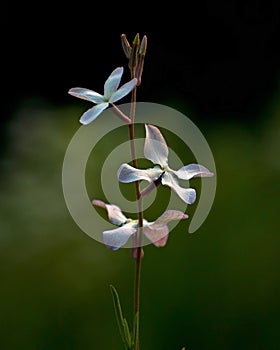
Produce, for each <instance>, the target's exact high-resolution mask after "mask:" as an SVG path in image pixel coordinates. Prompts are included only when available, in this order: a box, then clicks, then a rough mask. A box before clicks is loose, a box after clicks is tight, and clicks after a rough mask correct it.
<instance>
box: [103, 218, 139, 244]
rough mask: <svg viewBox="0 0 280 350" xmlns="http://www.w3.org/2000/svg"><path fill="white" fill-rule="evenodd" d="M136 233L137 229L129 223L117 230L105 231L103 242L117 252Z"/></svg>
mask: <svg viewBox="0 0 280 350" xmlns="http://www.w3.org/2000/svg"><path fill="white" fill-rule="evenodd" d="M135 232H136V228H135V227H134V226H133V225H132V224H131V223H128V224H125V225H123V226H121V227H118V228H116V229H113V230H108V231H104V232H103V242H104V244H105V245H106V246H107V247H108V248H110V249H112V250H117V249H119V248H121V247H122V246H124V245H125V244H126V242H127V241H128V240H129V237H130V236H132V235H133V234H134V233H135Z"/></svg>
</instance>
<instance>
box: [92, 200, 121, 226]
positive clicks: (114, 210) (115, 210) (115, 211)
mask: <svg viewBox="0 0 280 350" xmlns="http://www.w3.org/2000/svg"><path fill="white" fill-rule="evenodd" d="M92 204H93V205H97V206H99V207H101V208H104V209H106V210H107V213H108V218H109V220H110V221H111V223H112V224H115V225H118V226H119V225H121V224H123V223H125V222H126V221H127V218H126V217H125V216H124V214H123V213H122V211H121V209H120V208H119V207H118V206H116V205H113V204H106V203H104V202H102V201H100V200H97V199H94V200H93V201H92Z"/></svg>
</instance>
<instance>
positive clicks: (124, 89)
mask: <svg viewBox="0 0 280 350" xmlns="http://www.w3.org/2000/svg"><path fill="white" fill-rule="evenodd" d="M137 82H138V80H137V79H136V78H133V79H132V80H130V81H129V82H128V83H125V84H124V85H122V86H121V87H120V88H119V89H118V90H117V91H115V92H114V93H113V94H112V95H111V97H110V99H109V102H110V103H114V102H116V101H118V100H120V99H121V98H123V97H124V96H126V95H128V94H129V93H130V91H132V90H133V89H134V88H135V86H136V84H137Z"/></svg>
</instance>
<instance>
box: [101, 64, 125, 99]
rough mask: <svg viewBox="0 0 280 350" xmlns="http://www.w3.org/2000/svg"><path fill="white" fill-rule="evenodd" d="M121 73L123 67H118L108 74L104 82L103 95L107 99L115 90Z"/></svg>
mask: <svg viewBox="0 0 280 350" xmlns="http://www.w3.org/2000/svg"><path fill="white" fill-rule="evenodd" d="M122 75H123V67H118V68H116V69H115V70H113V72H112V73H111V74H110V76H109V78H108V79H107V80H106V81H105V84H104V97H105V99H106V100H107V101H109V99H110V97H111V96H112V94H113V93H114V92H115V91H116V90H117V88H118V87H119V85H120V81H121V78H122Z"/></svg>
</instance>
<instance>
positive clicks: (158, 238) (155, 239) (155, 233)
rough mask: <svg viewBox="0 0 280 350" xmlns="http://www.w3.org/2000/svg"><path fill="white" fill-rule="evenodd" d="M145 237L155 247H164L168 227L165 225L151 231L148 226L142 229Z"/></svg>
mask: <svg viewBox="0 0 280 350" xmlns="http://www.w3.org/2000/svg"><path fill="white" fill-rule="evenodd" d="M143 232H144V234H145V236H146V237H147V238H148V239H149V240H150V241H151V242H152V243H153V244H154V245H155V246H156V247H164V246H165V244H166V242H167V239H168V233H169V230H168V227H167V226H166V225H164V226H160V227H159V228H157V229H153V228H152V227H150V226H146V227H144V228H143Z"/></svg>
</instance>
